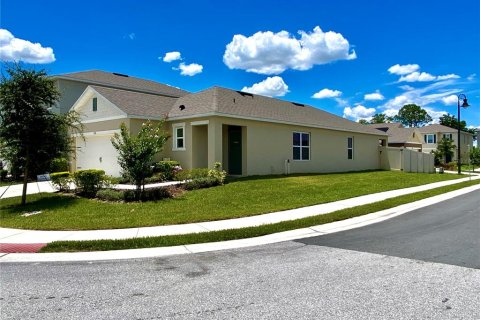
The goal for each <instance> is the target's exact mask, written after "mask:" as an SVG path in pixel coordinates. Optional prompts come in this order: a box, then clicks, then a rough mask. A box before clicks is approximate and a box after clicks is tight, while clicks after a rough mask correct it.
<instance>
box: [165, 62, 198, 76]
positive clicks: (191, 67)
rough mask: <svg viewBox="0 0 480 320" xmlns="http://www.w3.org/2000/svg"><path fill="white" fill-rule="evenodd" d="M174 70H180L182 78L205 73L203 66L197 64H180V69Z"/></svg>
mask: <svg viewBox="0 0 480 320" xmlns="http://www.w3.org/2000/svg"><path fill="white" fill-rule="evenodd" d="M172 69H174V70H178V69H180V74H181V75H182V76H190V77H193V76H194V75H196V74H199V73H202V71H203V66H202V65H201V64H197V63H190V64H185V63H183V62H182V63H180V65H179V66H178V68H172Z"/></svg>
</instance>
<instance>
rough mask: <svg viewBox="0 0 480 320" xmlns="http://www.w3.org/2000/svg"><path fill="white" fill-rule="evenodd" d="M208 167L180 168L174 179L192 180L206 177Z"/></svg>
mask: <svg viewBox="0 0 480 320" xmlns="http://www.w3.org/2000/svg"><path fill="white" fill-rule="evenodd" d="M208 171H209V170H208V169H207V168H195V169H192V170H182V171H180V172H179V173H177V175H176V176H175V180H178V181H185V180H193V179H199V178H207V177H208Z"/></svg>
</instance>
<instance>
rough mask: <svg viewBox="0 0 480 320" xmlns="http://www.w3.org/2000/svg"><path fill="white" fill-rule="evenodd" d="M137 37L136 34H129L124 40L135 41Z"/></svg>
mask: <svg viewBox="0 0 480 320" xmlns="http://www.w3.org/2000/svg"><path fill="white" fill-rule="evenodd" d="M136 37H137V36H136V35H135V32H131V33H128V34H126V35H125V36H124V38H125V39H126V38H128V39H130V40H134V39H135V38H136Z"/></svg>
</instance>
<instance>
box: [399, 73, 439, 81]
mask: <svg viewBox="0 0 480 320" xmlns="http://www.w3.org/2000/svg"><path fill="white" fill-rule="evenodd" d="M435 79H436V77H435V76H432V75H431V74H430V73H427V72H422V73H420V72H417V71H415V72H412V73H410V74H407V75H405V76H401V77H400V79H399V80H398V82H404V81H405V82H417V81H419V82H425V81H433V80H435Z"/></svg>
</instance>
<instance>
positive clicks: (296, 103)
mask: <svg viewBox="0 0 480 320" xmlns="http://www.w3.org/2000/svg"><path fill="white" fill-rule="evenodd" d="M292 103H293V104H294V105H296V106H299V107H305V105H304V104H303V103H298V102H292Z"/></svg>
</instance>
